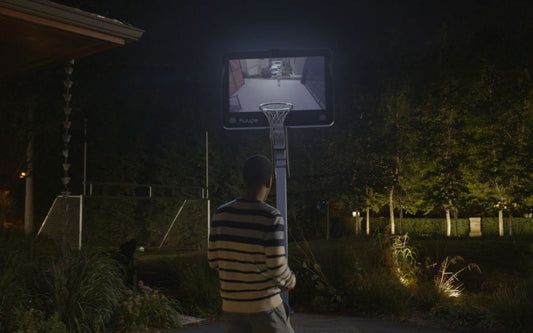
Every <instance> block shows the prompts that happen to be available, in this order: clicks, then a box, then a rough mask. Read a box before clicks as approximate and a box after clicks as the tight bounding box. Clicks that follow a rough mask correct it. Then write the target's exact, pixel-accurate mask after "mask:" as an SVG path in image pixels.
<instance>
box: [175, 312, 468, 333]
mask: <svg viewBox="0 0 533 333" xmlns="http://www.w3.org/2000/svg"><path fill="white" fill-rule="evenodd" d="M291 324H292V326H293V328H294V331H295V333H307V332H311V333H313V332H326V333H327V332H338V333H341V332H342V333H449V332H454V331H450V330H446V329H442V328H435V327H426V326H417V325H413V324H406V323H397V322H391V321H385V320H379V319H368V318H358V317H341V316H322V315H315V314H304V313H296V314H294V315H292V316H291ZM215 332H216V333H223V332H224V324H223V323H222V322H221V321H215V322H207V323H200V324H195V325H189V326H186V327H185V328H183V329H180V330H173V331H167V332H166V333H215ZM461 332H466V331H465V330H462V331H461Z"/></svg>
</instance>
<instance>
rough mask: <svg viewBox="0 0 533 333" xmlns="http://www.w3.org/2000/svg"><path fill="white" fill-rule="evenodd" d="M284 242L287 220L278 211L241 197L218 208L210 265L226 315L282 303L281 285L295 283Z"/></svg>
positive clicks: (210, 246) (291, 286)
mask: <svg viewBox="0 0 533 333" xmlns="http://www.w3.org/2000/svg"><path fill="white" fill-rule="evenodd" d="M284 244H285V234H284V222H283V217H282V216H281V214H280V212H279V211H278V210H277V209H276V208H274V207H272V206H270V205H268V204H266V203H264V202H262V201H246V200H243V199H240V198H237V199H235V200H233V201H230V202H228V203H226V204H224V205H222V206H220V207H219V208H218V209H217V211H216V213H215V216H214V217H213V220H212V222H211V231H210V235H209V250H208V261H209V265H210V266H211V267H212V268H214V269H216V270H218V276H219V279H220V296H221V297H222V310H223V311H226V312H240V313H255V312H262V311H268V310H271V309H273V308H275V307H276V306H278V305H280V304H281V302H282V301H281V296H280V289H279V287H289V288H293V287H294V285H295V284H296V278H295V276H294V274H293V273H292V272H291V270H290V269H289V266H288V265H287V256H286V253H285V247H284Z"/></svg>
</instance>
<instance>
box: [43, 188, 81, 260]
mask: <svg viewBox="0 0 533 333" xmlns="http://www.w3.org/2000/svg"><path fill="white" fill-rule="evenodd" d="M82 224H83V196H82V195H66V196H65V195H59V196H57V197H56V198H55V199H54V202H53V203H52V207H50V210H48V214H46V217H45V218H44V221H43V224H41V227H40V228H39V231H38V232H37V237H38V236H46V237H48V238H51V239H54V240H56V241H58V242H60V243H61V244H65V245H67V246H69V247H70V248H77V249H78V250H79V249H81V243H82V242H81V239H82V230H83V225H82Z"/></svg>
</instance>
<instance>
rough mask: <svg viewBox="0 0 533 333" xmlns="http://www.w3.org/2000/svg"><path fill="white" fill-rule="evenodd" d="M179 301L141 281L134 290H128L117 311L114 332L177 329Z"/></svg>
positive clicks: (179, 321)
mask: <svg viewBox="0 0 533 333" xmlns="http://www.w3.org/2000/svg"><path fill="white" fill-rule="evenodd" d="M178 308H179V305H178V304H177V301H175V300H173V299H171V298H168V297H166V296H165V295H163V294H161V293H159V291H158V290H157V289H152V288H150V287H149V286H147V285H145V284H144V283H143V281H139V283H138V286H137V287H136V288H134V289H133V290H130V289H128V290H126V291H125V292H124V298H123V300H122V302H121V304H120V306H119V307H118V309H117V311H116V317H115V321H116V328H115V330H114V332H117V333H120V332H124V333H129V332H150V329H151V328H177V327H180V326H181V316H180V314H179V312H178V311H177V309H178Z"/></svg>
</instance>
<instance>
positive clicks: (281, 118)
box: [259, 103, 293, 128]
mask: <svg viewBox="0 0 533 333" xmlns="http://www.w3.org/2000/svg"><path fill="white" fill-rule="evenodd" d="M292 108H293V105H292V104H291V103H264V104H261V105H259V110H261V111H262V112H263V114H264V115H265V117H266V118H267V119H268V122H269V124H270V127H271V128H272V127H275V126H282V127H283V124H284V122H285V118H286V117H287V115H288V114H289V112H290V111H291V110H292Z"/></svg>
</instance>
